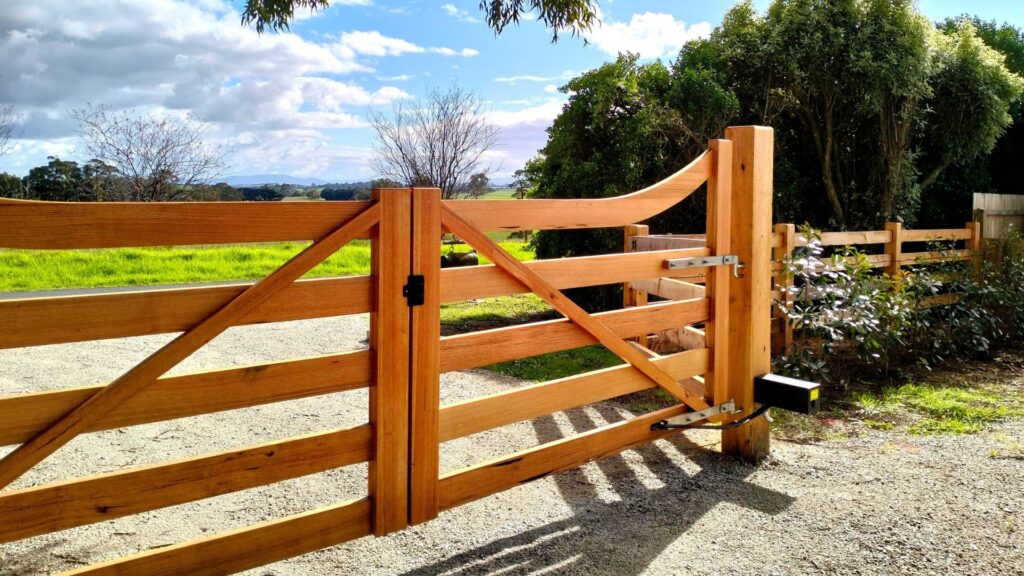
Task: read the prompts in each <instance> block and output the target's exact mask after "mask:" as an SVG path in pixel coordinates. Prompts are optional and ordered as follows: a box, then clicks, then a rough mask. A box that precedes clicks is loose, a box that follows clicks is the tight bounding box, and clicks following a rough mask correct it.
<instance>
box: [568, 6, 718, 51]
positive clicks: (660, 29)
mask: <svg viewBox="0 0 1024 576" xmlns="http://www.w3.org/2000/svg"><path fill="white" fill-rule="evenodd" d="M709 34H711V24H710V23H709V22H698V23H696V24H692V25H690V26H687V25H686V22H683V21H682V20H676V19H675V16H673V15H671V14H661V13H655V12H644V13H642V14H633V16H632V18H630V20H629V22H628V23H627V22H605V23H603V24H602V25H601V26H600V27H597V28H594V29H593V30H591V31H590V32H586V33H585V37H586V39H587V41H589V42H590V43H591V44H593V45H595V46H597V47H598V48H599V49H600V50H602V51H603V52H606V53H608V54H611V55H616V54H619V53H625V52H633V53H636V54H639V55H640V57H641V58H661V57H671V56H674V55H675V54H676V53H677V52H679V50H680V49H681V48H682V47H683V44H685V43H686V42H688V41H690V40H695V39H697V38H705V37H707V36H708V35H709Z"/></svg>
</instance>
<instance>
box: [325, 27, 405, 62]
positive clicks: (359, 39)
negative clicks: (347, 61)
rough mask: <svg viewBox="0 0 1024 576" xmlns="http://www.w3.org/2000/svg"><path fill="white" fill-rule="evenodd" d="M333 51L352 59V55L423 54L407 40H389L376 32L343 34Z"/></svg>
mask: <svg viewBox="0 0 1024 576" xmlns="http://www.w3.org/2000/svg"><path fill="white" fill-rule="evenodd" d="M334 49H335V50H336V51H337V52H338V53H339V54H340V55H342V56H343V57H346V58H352V57H353V56H354V55H357V54H358V55H364V56H377V57H381V56H401V55H402V54H405V53H408V52H411V53H419V52H423V51H424V48H423V47H421V46H417V45H416V44H413V43H412V42H409V41H408V40H402V39H401V38H390V37H388V36H384V35H383V34H381V33H380V32H377V31H376V30H372V31H369V32H363V31H356V32H343V33H342V35H341V39H340V40H338V43H337V44H336V45H335V46H334Z"/></svg>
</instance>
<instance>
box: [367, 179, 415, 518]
mask: <svg viewBox="0 0 1024 576" xmlns="http://www.w3.org/2000/svg"><path fill="white" fill-rule="evenodd" d="M372 197H373V199H374V200H376V201H377V202H378V204H379V205H380V224H378V225H377V235H376V236H375V237H374V239H373V241H372V243H371V245H372V247H371V265H370V266H371V270H372V274H373V276H374V277H375V278H376V284H377V294H376V303H375V305H374V308H373V311H372V312H371V313H370V348H371V350H372V351H373V353H374V358H375V362H374V366H375V370H374V380H373V384H372V385H371V386H370V424H372V425H373V429H374V449H373V460H371V461H370V486H369V492H370V499H371V500H372V501H373V514H372V516H373V518H372V521H373V532H374V534H376V535H378V536H380V535H383V534H387V533H389V532H394V531H395V530H400V529H402V528H404V527H405V526H406V525H408V522H409V351H410V344H409V324H410V323H409V306H408V302H407V301H406V299H405V297H404V296H403V295H402V288H403V286H405V284H406V282H407V281H408V276H409V265H410V261H411V259H412V254H411V251H412V239H411V233H412V189H411V188H387V189H374V190H373V191H372Z"/></svg>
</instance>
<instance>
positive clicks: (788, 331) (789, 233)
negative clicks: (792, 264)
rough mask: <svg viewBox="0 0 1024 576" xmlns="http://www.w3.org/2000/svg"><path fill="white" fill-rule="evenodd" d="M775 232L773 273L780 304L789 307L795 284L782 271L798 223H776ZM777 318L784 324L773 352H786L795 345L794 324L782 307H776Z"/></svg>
mask: <svg viewBox="0 0 1024 576" xmlns="http://www.w3.org/2000/svg"><path fill="white" fill-rule="evenodd" d="M775 233H776V234H778V235H779V237H780V240H779V245H778V246H777V247H776V248H775V250H774V254H773V255H772V260H773V262H772V273H773V274H774V275H775V278H776V282H775V283H776V285H778V287H779V290H780V294H779V304H780V306H782V307H785V308H787V309H788V308H789V303H790V301H792V299H793V297H792V295H791V294H790V293H789V289H790V288H791V287H792V286H793V278H792V277H789V276H783V275H782V272H781V267H782V261H783V260H785V259H787V258H789V257H790V255H791V254H792V253H793V248H794V247H795V246H796V225H795V224H776V225H775ZM776 265H778V267H779V269H780V271H779V272H775V267H776ZM772 315H773V316H774V317H775V318H777V319H779V320H781V321H782V326H781V327H780V328H779V331H778V337H773V338H772V348H773V352H774V353H776V354H785V353H786V351H787V350H789V347H790V346H792V345H793V325H792V324H790V323H789V318H788V317H787V316H786V313H785V312H784V311H783V310H782V309H775V310H774V314H772Z"/></svg>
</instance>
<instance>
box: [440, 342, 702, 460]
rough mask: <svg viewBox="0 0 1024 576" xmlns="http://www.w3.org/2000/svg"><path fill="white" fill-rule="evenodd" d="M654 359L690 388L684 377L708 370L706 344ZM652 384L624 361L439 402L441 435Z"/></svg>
mask: <svg viewBox="0 0 1024 576" xmlns="http://www.w3.org/2000/svg"><path fill="white" fill-rule="evenodd" d="M653 362H654V364H655V365H657V366H658V367H660V368H661V369H663V370H665V372H667V373H668V374H670V375H671V376H672V377H673V378H676V379H677V380H680V381H683V385H684V386H688V387H689V390H690V391H691V392H692V393H693V394H696V395H700V394H702V393H703V392H704V390H703V386H697V385H692V384H691V382H692V381H689V382H687V380H688V379H690V378H692V377H694V376H697V375H700V374H704V373H705V372H706V371H707V368H708V351H707V350H706V349H700V350H688V351H686V352H679V353H676V354H670V355H668V356H662V357H659V358H656V359H654V360H653ZM655 386H656V384H655V383H654V382H652V381H651V380H650V379H649V378H647V377H645V376H644V375H642V374H640V373H639V372H637V371H636V370H633V369H632V368H630V367H629V366H613V367H611V368H605V369H602V370H595V371H593V372H587V373H585V374H579V375H576V376H569V377H567V378H561V379H559V380H552V381H550V382H543V383H540V384H532V385H529V386H523V387H521V388H515V389H513V390H507V391H504V392H499V393H497V394H492V395H490V396H485V397H482V398H473V399H470V400H465V401H463V402H457V403H454V404H449V405H446V406H443V407H442V408H441V440H442V441H448V440H453V439H455V438H461V437H463V436H469V435H470V434H476V433H477V432H483V431H484V430H490V429H492V428H497V427H499V426H505V425H506V424H512V423H514V422H520V421H523V420H530V419H532V418H538V417H540V416H544V415H546V414H551V413H553V412H559V411H562V410H568V409H570V408H576V407H579V406H584V405H587V404H593V403H594V402H601V401H603V400H608V399H611V398H615V397H617V396H622V395H623V394H630V393H633V392H639V391H641V390H647V389H649V388H654V387H655Z"/></svg>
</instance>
